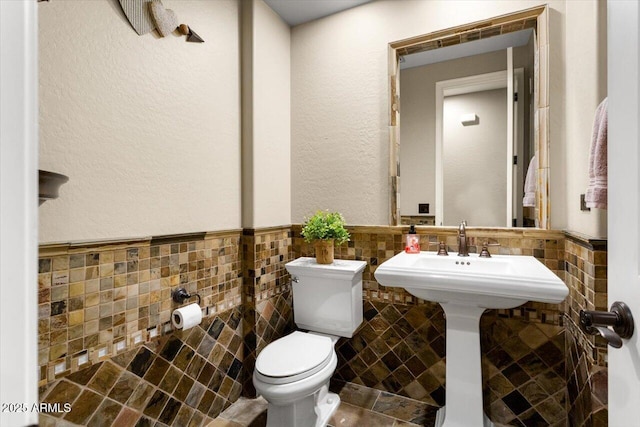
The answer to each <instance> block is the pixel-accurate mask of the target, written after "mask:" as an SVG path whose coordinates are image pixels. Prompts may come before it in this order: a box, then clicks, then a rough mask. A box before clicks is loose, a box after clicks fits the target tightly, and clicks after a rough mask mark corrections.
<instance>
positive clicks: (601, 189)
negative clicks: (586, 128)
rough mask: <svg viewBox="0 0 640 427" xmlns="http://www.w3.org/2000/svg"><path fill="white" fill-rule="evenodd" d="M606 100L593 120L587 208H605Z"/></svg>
mask: <svg viewBox="0 0 640 427" xmlns="http://www.w3.org/2000/svg"><path fill="white" fill-rule="evenodd" d="M607 122H608V116H607V98H605V99H604V100H603V101H602V102H601V103H600V105H598V108H596V114H595V117H594V119H593V134H592V136H591V149H590V152H589V186H588V187H587V194H586V196H585V198H584V200H585V202H586V205H587V207H588V208H600V209H606V208H607V124H608V123H607Z"/></svg>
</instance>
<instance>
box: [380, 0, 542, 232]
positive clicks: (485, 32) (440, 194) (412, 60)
mask: <svg viewBox="0 0 640 427" xmlns="http://www.w3.org/2000/svg"><path fill="white" fill-rule="evenodd" d="M546 32H547V28H546V8H545V7H540V8H534V9H530V10H526V11H522V12H518V13H515V14H510V15H505V16H501V17H497V18H493V19H490V20H487V21H482V22H476V23H471V24H467V25H464V26H460V27H455V28H451V29H447V30H442V31H438V32H436V33H431V34H427V35H423V36H420V37H417V38H414V39H409V40H404V41H400V42H396V43H391V44H390V82H391V100H392V103H391V125H392V127H391V132H390V135H391V174H390V175H391V180H390V183H391V203H390V205H391V215H390V218H391V224H392V225H398V224H417V225H437V226H453V225H457V224H459V223H460V221H462V220H467V221H468V223H469V224H470V225H474V226H485V227H514V226H515V227H536V226H537V227H540V228H547V224H548V208H547V206H548V204H547V194H546V185H544V183H546V182H547V180H546V177H547V174H548V168H547V167H546V165H547V164H548V162H547V159H546V158H543V159H542V161H540V159H541V157H544V155H546V152H547V150H542V151H541V150H540V148H541V147H544V146H546V140H547V137H546V135H544V134H543V133H541V132H539V129H543V130H546V129H548V127H547V126H546V123H544V124H543V123H542V121H544V120H546V119H547V115H546V114H541V112H542V113H546V111H548V101H546V89H545V88H544V87H545V86H546V84H547V81H548V79H547V77H546V75H543V74H544V73H541V72H540V70H541V69H543V68H542V66H541V64H540V61H541V58H540V55H539V53H538V49H539V48H538V46H541V45H542V46H544V48H545V49H547V47H546V40H547V38H546ZM540 34H542V35H543V36H545V37H544V38H543V39H542V43H541V42H540V39H541V37H540ZM544 60H545V61H546V55H545V56H544ZM544 65H545V67H544V70H545V72H546V70H547V69H548V68H547V67H546V64H544ZM541 89H544V90H541ZM541 93H542V94H543V95H544V99H543V98H541V96H540V94H541ZM545 108H546V109H547V110H546V111H545ZM400 117H401V118H402V119H401V120H400ZM536 120H538V125H537V126H536V123H535V121H536ZM400 125H401V126H400ZM525 181H527V186H526V187H525ZM400 195H402V197H400Z"/></svg>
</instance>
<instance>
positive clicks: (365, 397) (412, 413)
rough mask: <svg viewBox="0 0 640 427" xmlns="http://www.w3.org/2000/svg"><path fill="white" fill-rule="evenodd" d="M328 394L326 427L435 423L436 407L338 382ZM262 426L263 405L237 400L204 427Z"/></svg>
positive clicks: (397, 426) (259, 401) (398, 426)
mask: <svg viewBox="0 0 640 427" xmlns="http://www.w3.org/2000/svg"><path fill="white" fill-rule="evenodd" d="M331 391H333V392H334V393H338V394H339V395H340V400H341V402H340V407H338V410H337V411H336V413H335V414H334V415H333V417H332V418H331V420H330V421H329V426H328V427H362V426H367V427H417V426H428V427H431V426H433V425H434V423H435V417H436V411H437V410H438V407H435V406H431V405H428V404H426V403H424V402H420V401H418V400H413V399H409V398H407V397H403V396H399V395H395V394H391V393H386V392H383V391H380V390H375V389H372V388H368V387H365V386H361V385H357V384H353V383H344V382H341V381H332V382H331ZM266 423H267V402H266V401H265V400H264V399H263V398H261V397H258V398H257V399H246V398H244V397H241V398H240V399H239V400H238V401H236V402H235V403H234V404H233V405H231V406H230V407H229V408H227V410H225V411H224V412H222V413H221V414H220V416H218V418H216V419H215V420H214V421H213V422H212V423H210V424H209V425H208V426H207V427H264V426H265V425H266ZM496 427H505V426H502V425H499V424H496Z"/></svg>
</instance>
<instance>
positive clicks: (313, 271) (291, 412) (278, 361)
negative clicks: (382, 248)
mask: <svg viewBox="0 0 640 427" xmlns="http://www.w3.org/2000/svg"><path fill="white" fill-rule="evenodd" d="M366 265H367V264H366V262H364V261H347V260H335V261H334V262H333V264H328V265H324V264H317V263H316V261H315V259H313V258H298V259H296V260H295V261H292V262H289V263H287V264H286V265H285V267H286V269H287V271H288V272H289V273H290V274H291V277H292V282H293V283H292V288H293V304H294V310H293V313H294V321H295V323H296V325H298V327H300V328H302V329H305V330H308V331H310V332H300V331H296V332H293V333H291V334H289V335H287V336H285V337H282V338H280V339H278V340H276V341H274V342H272V343H270V344H268V345H267V346H266V347H265V348H264V349H263V350H262V351H261V352H260V353H259V354H258V357H257V358H256V366H255V369H254V371H253V385H254V386H255V388H256V391H257V392H258V394H260V395H261V396H262V397H264V399H265V400H266V401H267V402H268V404H269V407H268V409H267V427H324V426H326V425H327V423H328V421H329V419H330V418H331V416H332V415H333V413H334V412H335V411H336V409H337V408H338V405H340V397H339V396H338V395H337V394H335V393H331V392H330V391H329V380H330V379H331V376H332V375H333V373H334V372H335V370H336V366H337V364H338V357H337V355H336V352H335V349H334V345H335V343H336V342H337V341H338V336H342V337H349V338H350V337H352V336H353V332H354V331H355V330H356V329H357V328H358V327H359V326H360V324H361V323H362V271H363V270H364V268H365V267H366Z"/></svg>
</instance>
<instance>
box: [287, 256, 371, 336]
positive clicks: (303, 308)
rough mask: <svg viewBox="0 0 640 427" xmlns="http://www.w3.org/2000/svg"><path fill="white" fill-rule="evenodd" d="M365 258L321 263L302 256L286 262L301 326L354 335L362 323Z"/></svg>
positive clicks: (294, 313) (332, 333) (294, 305)
mask: <svg viewBox="0 0 640 427" xmlns="http://www.w3.org/2000/svg"><path fill="white" fill-rule="evenodd" d="M366 266H367V263H366V262H365V261H351V260H340V259H337V260H334V261H333V263H332V264H318V263H317V262H316V260H315V258H308V257H302V258H298V259H296V260H295V261H291V262H289V263H287V264H285V267H286V269H287V271H288V272H289V274H290V275H291V281H292V288H293V315H294V320H295V322H296V325H298V327H299V328H301V329H306V330H309V331H316V332H321V333H325V334H330V335H338V336H341V337H347V338H351V337H352V336H353V333H354V332H355V330H356V329H358V326H360V324H361V323H362V271H363V270H364V268H365V267H366Z"/></svg>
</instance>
